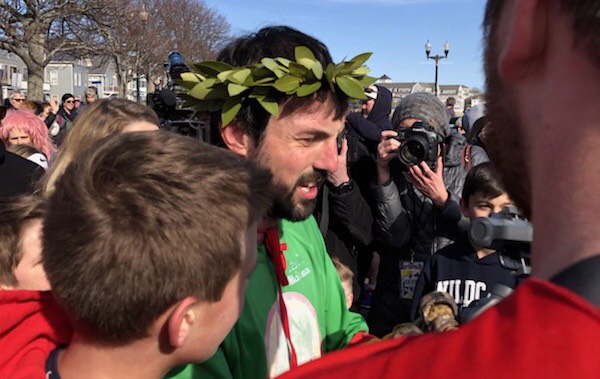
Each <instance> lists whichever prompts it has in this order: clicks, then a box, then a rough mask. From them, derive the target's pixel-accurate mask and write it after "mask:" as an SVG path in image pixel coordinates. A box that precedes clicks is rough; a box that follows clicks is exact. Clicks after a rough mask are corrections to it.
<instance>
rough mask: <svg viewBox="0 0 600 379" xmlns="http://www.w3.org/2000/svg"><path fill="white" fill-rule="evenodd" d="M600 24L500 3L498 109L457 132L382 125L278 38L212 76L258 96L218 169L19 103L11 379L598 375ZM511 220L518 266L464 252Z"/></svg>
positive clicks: (127, 112)
mask: <svg viewBox="0 0 600 379" xmlns="http://www.w3.org/2000/svg"><path fill="white" fill-rule="evenodd" d="M599 13H600V5H599V4H598V2H597V1H592V0H586V1H581V2H570V1H566V0H550V1H545V2H544V1H524V0H510V1H500V0H489V1H488V5H487V8H486V16H485V21H484V33H485V41H486V54H485V69H486V75H487V91H488V92H487V94H486V101H487V103H486V106H485V107H481V106H477V107H473V108H471V109H469V110H467V111H466V112H465V114H464V116H462V117H457V115H456V114H455V113H454V109H453V106H454V104H453V103H452V101H451V100H450V101H449V102H447V103H446V104H444V103H442V102H441V101H440V100H439V99H438V98H437V97H436V96H434V95H432V94H430V93H414V94H410V95H407V96H406V97H404V98H403V99H402V100H401V101H400V103H399V104H398V105H397V107H396V108H395V109H392V94H391V92H390V91H389V90H388V89H386V88H385V87H384V86H382V85H380V84H368V85H366V86H364V88H363V90H364V91H362V92H361V93H358V94H357V93H356V92H355V91H354V92H352V91H350V92H347V91H345V89H346V87H344V86H343V85H341V84H340V83H343V79H342V78H341V77H340V78H337V77H336V75H337V73H336V72H334V71H335V70H333V69H330V68H331V67H335V66H334V63H333V60H332V58H331V55H330V53H329V51H328V49H327V47H326V46H325V45H324V44H323V43H322V42H320V41H318V40H317V39H315V38H313V37H311V36H310V35H308V34H305V33H303V32H301V31H298V30H296V29H293V28H290V27H286V26H272V27H266V28H263V29H261V30H259V31H257V32H256V33H251V34H248V35H244V36H241V37H239V38H236V39H233V40H232V41H231V42H229V43H228V44H227V45H226V46H224V47H223V49H222V50H221V52H220V53H219V54H218V56H217V59H216V60H217V61H218V63H215V62H213V63H211V64H210V65H208V66H207V67H209V68H211V69H212V70H213V71H211V70H208V71H204V72H203V75H202V77H203V80H206V81H207V83H210V84H207V83H204V82H202V83H200V84H199V85H200V86H206V87H207V88H208V87H210V85H214V83H216V82H217V81H219V80H220V81H225V79H224V78H225V77H226V76H225V75H224V74H223V73H218V75H217V74H216V73H214V69H215V68H218V67H222V66H227V67H228V68H231V72H233V73H235V75H239V73H240V72H241V71H236V68H245V69H246V70H247V71H246V72H249V74H248V75H249V76H245V77H244V79H243V80H242V82H243V84H244V88H245V89H244V90H248V91H252V93H253V94H255V96H250V97H248V98H247V99H246V100H244V101H242V102H240V103H238V105H233V106H232V105H231V104H229V105H228V102H225V104H224V105H222V106H223V107H225V108H227V107H228V106H229V107H230V108H232V107H236V106H237V107H238V108H237V109H236V111H237V113H236V115H235V117H233V119H232V120H231V121H230V122H226V123H224V122H223V118H222V114H221V111H223V112H225V111H227V109H217V108H218V103H216V102H215V103H213V109H212V110H214V111H215V112H213V113H211V115H210V124H211V132H212V133H213V135H212V136H211V141H212V142H214V145H216V146H213V145H211V144H208V143H204V142H202V141H199V140H196V139H193V138H189V137H184V136H181V135H177V134H176V133H173V132H168V131H161V130H159V129H160V123H159V119H158V117H157V115H156V113H155V112H154V111H153V110H152V109H151V108H149V107H147V106H145V105H142V104H139V103H135V102H132V101H129V100H124V99H98V95H97V92H96V91H95V89H94V88H89V89H88V90H86V92H85V93H84V97H85V104H81V101H78V98H77V97H76V96H73V95H72V94H65V95H64V96H62V99H61V104H60V106H59V105H58V104H57V103H56V102H48V103H44V102H39V103H38V102H34V101H29V100H27V99H26V97H25V96H24V95H23V94H22V93H20V92H14V93H11V94H10V96H9V98H8V103H7V105H6V109H4V110H5V112H4V113H3V115H2V121H1V125H0V140H1V143H0V148H1V150H0V315H1V317H0V350H2V352H3V353H2V354H1V356H0V377H2V378H4V377H6V378H51V379H58V378H63V379H64V378H66V379H69V378H80V377H88V378H95V377H98V378H101V377H102V378H104V377H127V378H138V377H139V378H178V379H183V378H190V379H192V378H194V379H197V378H267V377H279V376H281V377H282V378H289V379H292V378H325V377H356V378H362V377H365V378H367V377H368V378H371V377H390V378H391V377H401V376H406V377H425V376H428V377H442V376H447V375H450V376H458V375H461V376H466V377H581V378H587V377H590V378H591V377H595V376H597V373H598V372H599V370H600V366H599V363H598V361H597V360H596V359H594V357H595V355H596V354H595V353H597V352H598V349H597V347H596V345H597V344H596V341H597V339H598V338H600V310H599V308H598V307H599V306H600V282H599V281H598V272H600V255H599V251H600V240H599V239H598V234H597V230H598V221H597V215H596V214H597V212H598V211H599V210H600V204H599V203H598V196H596V195H595V190H596V189H597V188H598V185H599V184H600V183H599V181H600V175H598V174H599V173H600V167H599V162H600V160H598V156H597V153H596V151H597V148H596V145H597V143H600V128H599V127H598V125H597V124H598V122H597V118H596V117H597V116H600V115H598V107H597V101H595V100H593V99H594V98H596V99H598V97H596V96H599V95H600V93H598V92H599V89H600V86H599V85H598V83H600V69H599V66H598V47H599V46H598V43H599V41H598V38H597V36H598V35H600V33H599V32H600V18H598V14H599ZM576 41H577V43H575V42H576ZM307 51H308V53H307ZM269 59H270V60H271V61H277V62H287V66H286V67H289V69H290V70H292V69H294V70H295V71H294V73H295V74H296V75H297V76H298V77H300V79H299V83H298V86H297V87H293V88H292V87H291V86H289V83H287V84H286V85H283V84H282V82H281V81H280V80H279V79H281V77H280V76H279V75H278V76H277V78H278V79H277V78H276V79H273V80H272V81H271V80H270V79H268V75H269V74H268V73H266V71H265V70H267V69H271V67H273V66H272V65H270V64H269V62H270V60H269ZM260 63H262V64H264V67H261V68H260V70H262V71H260V75H261V76H260V78H258V77H252V75H253V72H252V70H253V69H254V68H256V67H257V65H258V64H260ZM360 63H363V62H359V64H354V66H353V68H352V70H358V71H357V72H363V71H364V70H363V71H361V70H362V67H360ZM346 64H347V63H346ZM342 66H343V65H342ZM199 67H202V66H201V65H200V66H199ZM319 67H320V69H319ZM325 71H326V72H328V74H327V75H325V74H324V72H325ZM319 72H320V74H321V75H319ZM567 74H568V75H567ZM194 75H195V74H194ZM211 75H213V76H214V77H211ZM282 75H283V74H282ZM185 78H186V77H185V75H183V76H182V79H183V80H185ZM249 78H250V79H249ZM344 79H347V78H344ZM235 80H238V81H239V80H240V79H239V76H237V77H236V78H235ZM303 80H306V81H307V82H308V81H310V80H313V81H314V80H317V83H318V85H313V84H304V86H308V87H310V88H311V90H312V92H306V91H307V87H304V88H303V86H302V85H301V83H302V81H303ZM353 80H355V81H357V83H358V80H356V79H353ZM556 86H559V87H560V89H561V91H560V92H559V91H556V90H552V88H556ZM240 87H241V85H238V87H235V86H232V87H231V88H230V89H229V93H230V94H231V93H232V92H235V91H241V89H240ZM265 91H269V92H268V94H269V99H270V100H269V102H271V105H269V104H265V102H266V101H267V100H265V99H263V100H262V101H258V100H257V98H259V97H260V96H261V94H262V96H263V97H264V94H265V93H266V92H265ZM303 91H305V92H304V93H303ZM200 92H201V91H190V93H189V95H190V96H199V97H200V100H205V99H204V97H203V96H205V95H199V93H200ZM236 93H237V94H239V92H236ZM232 96H235V95H233V94H232ZM206 100H208V101H214V99H213V100H209V99H206ZM351 102H352V103H354V104H360V107H361V108H360V109H359V110H352V109H351V108H350V104H351ZM272 104H275V108H276V109H274V108H273V105H272ZM567 106H573V107H576V108H577V109H578V110H579V111H578V112H577V113H576V114H573V113H568V112H565V111H564V110H565V109H566V107H567ZM215 107H217V108H215ZM230 108H229V109H230ZM567 108H568V107H567ZM565 125H571V127H569V128H567V127H565ZM575 167H579V168H580V169H574V168H575ZM504 211H507V212H509V213H510V214H511V215H516V214H519V215H520V216H519V217H521V218H526V219H529V220H531V221H532V222H533V225H534V226H535V234H534V236H535V237H534V239H533V242H532V244H531V246H529V244H528V243H526V244H525V245H526V246H527V248H526V249H525V250H527V251H523V250H519V251H512V250H510V248H509V247H507V248H506V249H504V250H501V249H500V248H498V249H496V246H495V245H489V246H487V245H484V244H482V243H481V242H479V240H478V239H476V238H475V237H474V236H473V235H472V234H470V233H469V227H470V225H471V224H472V223H474V222H475V221H476V220H487V219H488V218H489V217H492V218H493V217H496V215H498V214H501V213H502V212H504ZM525 242H527V241H525ZM529 251H530V254H531V257H530V256H529ZM529 258H531V262H529ZM508 261H511V262H512V261H514V262H517V263H519V264H520V265H519V264H518V265H517V266H514V265H511V264H507V262H508ZM529 270H531V276H529V275H528V274H529V273H530V271H529ZM499 287H501V288H503V289H505V290H506V291H505V296H507V298H506V299H504V300H503V301H501V302H500V303H499V304H496V305H495V306H493V307H489V308H488V309H486V310H485V311H483V312H481V311H482V309H479V308H478V307H480V305H481V302H482V301H484V300H486V298H488V297H489V296H491V295H493V294H494V290H495V288H499ZM509 293H511V294H510V295H509ZM490 305H491V304H490ZM506 362H510V364H508V365H507V364H505V363H506Z"/></svg>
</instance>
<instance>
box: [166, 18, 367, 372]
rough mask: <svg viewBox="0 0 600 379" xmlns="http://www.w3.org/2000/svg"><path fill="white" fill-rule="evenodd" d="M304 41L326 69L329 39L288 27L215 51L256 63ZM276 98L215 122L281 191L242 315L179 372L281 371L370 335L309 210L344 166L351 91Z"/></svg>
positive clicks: (223, 137)
mask: <svg viewBox="0 0 600 379" xmlns="http://www.w3.org/2000/svg"><path fill="white" fill-rule="evenodd" d="M298 47H302V48H306V49H308V50H310V52H311V54H312V55H314V58H315V60H316V61H318V62H320V65H321V67H323V68H325V67H327V66H328V65H330V64H331V63H332V59H331V56H330V54H329V52H328V50H327V48H326V47H325V45H323V44H322V43H321V42H319V41H317V40H316V39H314V38H312V37H310V36H308V35H306V34H304V33H302V32H299V31H297V30H295V29H291V28H288V27H268V28H264V29H261V30H260V31H258V32H257V33H255V34H250V35H247V36H244V37H240V38H238V39H236V40H234V41H233V42H231V43H230V44H229V45H228V46H226V47H225V48H224V49H223V51H221V53H220V54H219V55H218V58H217V59H218V60H219V61H222V62H225V63H227V64H228V65H230V66H234V67H250V66H252V65H254V64H256V63H259V62H263V61H264V58H273V59H275V58H277V59H278V60H281V59H287V60H294V59H295V54H296V53H295V51H296V48H298ZM290 65H291V63H290ZM185 77H186V76H185V75H183V76H182V78H185ZM323 78H325V76H323ZM359 89H360V87H359ZM360 92H361V93H362V89H361V90H360ZM277 102H278V107H279V113H278V114H277V115H273V114H271V113H269V112H267V111H266V110H265V109H264V107H262V106H261V105H260V104H259V103H258V102H257V101H251V99H249V100H248V101H246V102H243V103H242V106H241V109H240V111H239V113H238V114H237V115H236V117H235V118H234V119H233V120H232V121H231V122H229V123H224V122H222V118H221V117H219V116H220V115H217V116H216V117H213V119H212V120H211V122H212V124H213V125H212V126H213V131H215V133H213V136H216V137H217V140H218V141H215V143H217V144H221V145H223V146H225V147H227V148H228V149H230V150H232V151H234V152H235V153H237V154H239V155H241V156H244V157H247V158H248V159H252V160H254V161H256V162H258V164H259V165H260V166H262V167H265V168H268V169H269V170H270V171H271V173H272V174H273V180H272V183H271V184H272V188H273V190H274V191H275V193H276V199H275V205H274V206H273V208H272V209H271V211H270V212H269V216H268V217H267V218H265V219H264V220H263V222H262V225H260V227H259V235H258V239H259V244H261V245H260V246H259V248H258V263H257V267H256V269H255V271H254V273H253V274H252V276H251V277H250V280H249V282H248V287H247V291H246V301H245V307H244V310H243V312H242V315H241V317H240V320H239V321H238V323H237V324H236V325H235V326H234V328H233V330H232V332H231V333H230V334H229V335H228V337H227V338H226V339H225V341H224V342H223V343H222V344H221V346H220V348H219V350H218V351H217V353H216V354H215V356H213V358H212V359H211V360H209V361H208V362H207V363H204V364H202V365H190V366H187V367H185V368H180V369H179V370H176V371H174V372H173V375H175V377H176V378H264V377H274V376H277V375H279V374H281V373H283V372H286V371H288V370H289V369H291V368H294V367H296V366H298V365H300V364H303V363H305V362H308V361H310V360H313V359H316V358H318V357H320V356H321V355H322V354H324V353H326V352H330V351H333V350H338V349H341V348H343V347H345V346H347V345H349V344H356V343H359V342H361V341H363V340H366V339H370V338H371V337H370V336H369V335H367V333H366V332H367V330H368V329H367V326H366V323H365V321H364V319H363V318H362V316H360V315H359V314H356V313H352V312H349V311H348V310H347V307H346V305H345V304H346V303H345V301H346V299H345V294H344V290H343V288H342V285H341V283H340V279H339V277H338V275H337V272H336V270H335V267H334V266H333V263H332V262H331V259H330V258H329V256H328V254H327V251H326V249H325V244H324V242H323V237H322V235H321V232H320V230H319V228H318V226H317V223H316V221H315V219H314V218H313V217H312V213H313V210H314V208H315V205H316V202H317V195H318V191H319V187H320V186H321V185H322V184H323V182H324V181H325V179H326V177H327V173H328V172H331V173H333V172H335V171H336V170H337V168H338V144H337V137H338V135H339V134H340V133H341V132H342V131H343V129H344V121H345V115H346V111H347V108H348V96H347V95H345V94H344V93H343V92H342V91H339V89H335V87H332V86H330V85H329V83H324V84H322V85H321V86H320V88H319V89H318V90H317V91H315V92H313V93H312V94H308V95H305V96H298V95H296V94H288V93H283V94H281V96H280V97H279V98H278V99H277Z"/></svg>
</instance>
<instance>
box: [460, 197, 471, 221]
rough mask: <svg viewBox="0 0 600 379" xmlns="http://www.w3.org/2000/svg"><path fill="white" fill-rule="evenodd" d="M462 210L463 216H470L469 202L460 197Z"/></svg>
mask: <svg viewBox="0 0 600 379" xmlns="http://www.w3.org/2000/svg"><path fill="white" fill-rule="evenodd" d="M460 211H461V212H462V214H463V216H465V217H466V218H469V204H467V203H466V202H465V200H464V199H462V198H461V199H460Z"/></svg>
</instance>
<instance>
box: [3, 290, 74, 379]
mask: <svg viewBox="0 0 600 379" xmlns="http://www.w3.org/2000/svg"><path fill="white" fill-rule="evenodd" d="M70 339H71V327H70V325H69V322H68V320H67V318H66V316H65V315H64V313H63V311H62V309H61V308H60V307H59V306H58V304H57V303H56V301H55V300H54V297H53V296H52V293H51V292H40V291H20V290H15V291H10V290H0V378H11V379H20V378H23V379H24V378H27V379H32V378H33V379H35V378H40V379H45V378H46V372H45V370H44V365H45V363H46V358H47V357H48V354H49V353H50V352H51V351H52V350H53V349H54V348H55V347H56V346H58V345H62V344H66V343H68V342H69V340H70Z"/></svg>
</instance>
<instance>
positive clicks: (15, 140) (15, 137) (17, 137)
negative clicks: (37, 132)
mask: <svg viewBox="0 0 600 379" xmlns="http://www.w3.org/2000/svg"><path fill="white" fill-rule="evenodd" d="M8 144H9V145H31V136H30V135H29V133H27V132H25V131H23V130H21V129H13V130H12V131H11V132H10V133H8Z"/></svg>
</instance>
